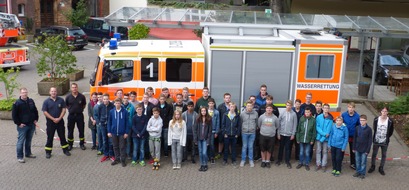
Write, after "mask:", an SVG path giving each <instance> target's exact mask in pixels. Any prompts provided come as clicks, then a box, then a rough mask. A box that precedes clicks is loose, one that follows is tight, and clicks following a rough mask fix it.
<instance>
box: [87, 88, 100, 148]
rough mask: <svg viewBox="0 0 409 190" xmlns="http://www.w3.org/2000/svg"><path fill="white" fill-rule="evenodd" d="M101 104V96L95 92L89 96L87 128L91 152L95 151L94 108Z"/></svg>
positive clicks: (95, 122)
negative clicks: (90, 138) (89, 132)
mask: <svg viewBox="0 0 409 190" xmlns="http://www.w3.org/2000/svg"><path fill="white" fill-rule="evenodd" d="M98 103H102V94H101V96H98V94H97V93H96V92H93V93H92V94H91V100H90V101H89V103H88V116H89V117H88V128H90V129H91V137H92V147H91V150H95V149H97V125H96V124H97V121H96V120H95V119H94V108H95V106H98Z"/></svg>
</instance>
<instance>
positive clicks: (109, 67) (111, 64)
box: [102, 60, 133, 85]
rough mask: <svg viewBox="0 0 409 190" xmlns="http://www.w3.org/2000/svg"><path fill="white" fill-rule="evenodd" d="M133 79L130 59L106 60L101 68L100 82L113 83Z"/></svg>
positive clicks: (104, 83)
mask: <svg viewBox="0 0 409 190" xmlns="http://www.w3.org/2000/svg"><path fill="white" fill-rule="evenodd" d="M132 79H133V61H132V60H106V61H105V63H104V68H103V70H102V84H103V85H107V84H115V83H120V82H127V81H131V80H132Z"/></svg>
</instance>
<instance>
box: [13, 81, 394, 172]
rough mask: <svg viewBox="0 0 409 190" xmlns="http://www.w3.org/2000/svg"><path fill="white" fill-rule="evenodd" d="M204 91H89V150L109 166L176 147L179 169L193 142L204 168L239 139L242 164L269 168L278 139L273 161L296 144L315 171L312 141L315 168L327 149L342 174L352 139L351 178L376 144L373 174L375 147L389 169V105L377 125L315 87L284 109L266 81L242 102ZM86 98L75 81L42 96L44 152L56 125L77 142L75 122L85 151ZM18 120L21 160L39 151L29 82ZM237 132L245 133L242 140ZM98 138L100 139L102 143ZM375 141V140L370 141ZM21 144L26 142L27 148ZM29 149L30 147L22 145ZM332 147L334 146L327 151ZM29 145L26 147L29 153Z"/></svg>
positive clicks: (17, 107)
mask: <svg viewBox="0 0 409 190" xmlns="http://www.w3.org/2000/svg"><path fill="white" fill-rule="evenodd" d="M202 95H203V96H202V97H200V98H199V99H198V100H197V101H196V104H195V103H194V102H193V101H192V100H191V99H190V98H189V89H188V88H187V87H185V88H183V91H182V93H181V94H177V95H176V101H175V100H174V99H173V98H172V97H171V96H170V94H169V89H167V88H163V89H162V93H161V94H160V96H159V99H156V98H154V96H153V88H152V87H148V88H147V90H146V93H145V94H144V95H143V98H142V102H138V101H137V100H136V97H137V94H136V92H135V91H131V92H129V93H124V92H123V90H122V89H119V90H117V91H116V93H115V98H113V99H114V100H113V101H112V102H111V101H110V97H109V95H108V94H102V93H92V94H91V99H90V101H89V103H88V115H89V120H88V126H89V128H90V129H91V134H92V135H91V136H92V148H91V149H92V150H97V151H98V153H97V154H98V155H103V156H102V157H101V160H100V162H104V161H107V160H111V161H112V162H111V165H116V164H119V163H121V165H122V166H123V167H125V166H126V165H127V159H131V160H132V162H131V164H132V165H137V164H139V165H141V166H145V165H146V163H145V159H148V160H149V164H153V163H154V162H157V163H158V162H160V160H161V152H163V153H164V156H165V157H168V156H169V152H171V157H172V164H173V169H175V170H177V169H180V168H181V165H182V162H185V161H187V157H188V151H189V150H190V151H191V159H190V160H191V162H192V163H196V161H195V157H196V147H197V150H198V153H199V160H200V168H199V171H202V172H206V171H207V170H208V168H209V167H208V162H209V160H210V163H211V164H215V160H216V159H220V158H222V159H223V162H222V163H223V165H227V164H228V159H229V156H230V157H231V164H232V165H234V166H236V165H237V162H236V157H237V156H236V149H237V144H238V142H239V141H241V143H242V147H241V160H240V164H239V166H240V167H244V166H245V165H246V161H247V159H248V164H249V166H250V167H254V166H255V164H254V161H255V160H261V167H262V168H270V167H271V162H272V161H274V157H273V150H274V147H275V144H276V140H278V141H279V143H278V144H279V149H278V156H277V161H276V162H275V165H276V166H280V165H281V164H282V163H283V157H284V162H285V164H286V166H287V168H289V169H291V168H292V165H291V162H290V159H291V152H292V148H293V145H295V149H296V150H295V159H296V160H298V161H299V163H298V165H297V166H296V168H297V169H300V168H302V167H305V169H306V170H307V171H308V170H310V161H311V160H312V156H313V147H314V146H315V147H316V148H315V149H316V152H315V155H316V165H315V170H316V171H319V170H322V171H324V172H326V171H327V166H328V152H331V158H332V172H331V173H332V174H333V175H334V176H339V175H340V174H341V170H342V169H341V166H342V160H343V158H344V152H345V150H346V147H347V145H348V144H349V148H350V153H351V154H350V158H351V160H350V164H351V165H350V167H351V168H353V169H356V173H355V174H354V177H359V178H362V179H363V178H365V175H366V160H367V156H368V154H369V152H370V150H371V147H373V151H372V160H371V167H370V169H369V170H368V172H369V173H371V172H373V171H374V170H375V161H376V155H377V153H378V149H379V148H381V152H382V159H381V164H380V167H379V172H380V173H381V174H382V175H385V172H384V165H385V159H386V153H387V148H388V144H389V138H390V137H391V135H392V133H393V121H392V120H391V119H390V118H389V117H388V108H387V107H384V108H383V109H382V110H381V115H380V116H379V117H376V118H375V120H374V122H373V129H374V130H373V132H372V129H371V128H370V127H369V126H368V124H367V116H366V115H359V114H358V113H357V112H356V111H355V104H354V103H353V102H351V103H349V104H348V110H347V111H346V112H344V113H342V115H341V116H338V117H336V118H334V117H333V116H332V115H331V113H330V112H329V110H330V105H329V104H327V103H322V102H321V101H317V102H316V103H315V105H314V104H313V103H312V102H311V100H312V94H311V93H307V94H306V101H305V102H304V103H301V100H300V99H297V100H295V102H294V106H293V101H291V100H288V101H287V102H286V106H285V109H284V110H282V111H281V112H280V111H279V110H278V108H277V107H276V106H274V104H273V96H271V95H269V94H268V93H267V86H266V85H261V86H260V92H259V93H258V95H257V96H250V97H249V99H248V100H247V101H246V102H245V104H244V106H243V107H241V109H240V108H238V106H237V105H236V104H235V103H234V102H232V101H231V94H229V93H225V94H224V96H223V103H221V104H219V105H218V106H217V107H216V105H217V104H216V102H215V100H214V99H213V98H211V97H210V95H209V89H208V88H207V87H204V88H203V89H202ZM86 102H87V101H86V98H85V96H84V95H83V94H81V93H79V92H78V85H77V84H76V83H72V84H71V93H70V94H69V95H67V96H66V98H65V100H64V99H62V98H61V97H58V96H57V89H56V88H54V87H52V88H51V89H50V97H49V98H47V99H46V100H45V101H44V102H43V106H42V109H41V110H42V111H43V113H44V115H45V117H46V121H47V122H46V125H47V129H46V132H47V143H46V145H45V151H46V158H47V159H50V158H51V156H52V154H51V152H52V149H53V139H54V134H55V131H57V133H58V136H59V138H60V143H61V147H62V149H63V152H64V154H65V155H67V156H70V155H71V153H70V151H71V150H72V148H73V142H74V128H75V125H76V126H77V128H78V131H79V140H80V141H79V145H80V148H81V149H82V150H86V147H85V141H84V114H83V112H84V109H85V108H86V107H87V103H86ZM66 110H68V117H67V119H68V125H67V126H68V127H67V128H68V138H67V139H66V138H65V126H64V119H63V118H64V116H65V113H66ZM12 115H13V120H14V123H15V124H16V125H17V131H18V142H17V160H18V162H20V163H24V162H25V160H24V157H26V158H35V157H36V156H35V155H33V154H32V152H31V140H32V137H33V133H34V131H35V127H36V123H37V121H38V118H39V115H38V112H37V108H36V106H35V103H34V101H33V100H32V99H30V98H29V97H28V92H27V89H26V88H21V89H20V98H19V99H18V100H17V101H16V102H15V103H14V105H13V112H12ZM239 137H241V138H240V139H239ZM97 140H98V143H97ZM372 144H373V145H372ZM23 146H24V148H23ZM23 149H25V151H23ZM329 150H330V151H329ZM24 152H25V153H24Z"/></svg>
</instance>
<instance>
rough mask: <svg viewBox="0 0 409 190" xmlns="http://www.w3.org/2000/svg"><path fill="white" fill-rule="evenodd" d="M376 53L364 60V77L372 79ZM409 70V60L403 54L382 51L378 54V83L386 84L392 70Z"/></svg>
mask: <svg viewBox="0 0 409 190" xmlns="http://www.w3.org/2000/svg"><path fill="white" fill-rule="evenodd" d="M373 62H374V53H370V54H368V55H367V56H366V57H365V59H364V64H363V68H362V74H363V75H364V77H372V68H373ZM407 69H409V59H407V58H405V57H404V56H403V54H402V52H391V51H380V52H379V53H378V63H377V68H376V76H375V77H376V78H375V80H376V82H377V83H378V84H386V83H387V82H388V73H389V71H390V70H407Z"/></svg>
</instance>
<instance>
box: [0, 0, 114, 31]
mask: <svg viewBox="0 0 409 190" xmlns="http://www.w3.org/2000/svg"><path fill="white" fill-rule="evenodd" d="M2 1H7V0H0V5H1V2H2ZM78 1H79V0H13V1H12V2H11V10H12V12H11V13H12V14H15V15H17V16H18V18H19V20H20V21H22V22H23V26H24V24H25V23H26V21H27V18H32V19H33V21H34V28H36V29H37V28H42V27H47V26H51V25H62V26H71V22H70V21H68V20H67V19H66V17H65V16H64V13H65V12H68V11H70V10H71V9H73V8H75V7H76V5H77V3H78ZM85 1H86V3H87V8H88V11H89V13H90V16H92V17H105V16H107V15H108V13H109V0H85ZM1 8H2V7H1V6H0V10H1Z"/></svg>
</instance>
